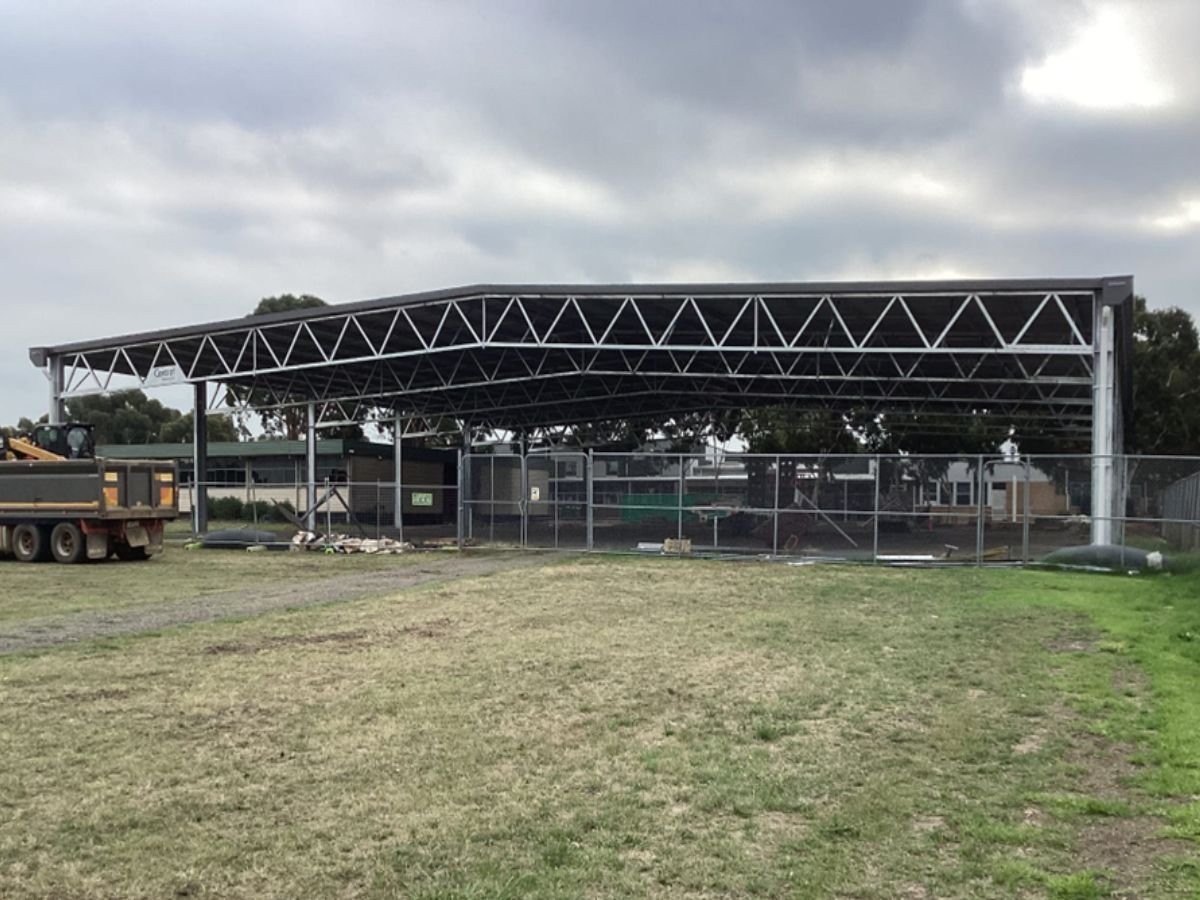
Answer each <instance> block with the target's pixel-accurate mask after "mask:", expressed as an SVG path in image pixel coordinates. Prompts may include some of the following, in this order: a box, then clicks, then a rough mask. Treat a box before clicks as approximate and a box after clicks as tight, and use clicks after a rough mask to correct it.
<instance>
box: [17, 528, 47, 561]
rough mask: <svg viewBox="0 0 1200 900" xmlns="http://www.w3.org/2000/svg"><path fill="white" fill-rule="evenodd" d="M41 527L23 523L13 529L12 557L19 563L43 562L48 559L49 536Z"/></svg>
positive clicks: (45, 529)
mask: <svg viewBox="0 0 1200 900" xmlns="http://www.w3.org/2000/svg"><path fill="white" fill-rule="evenodd" d="M47 531H48V529H47V528H45V526H42V525H32V524H29V523H25V524H22V525H18V526H17V527H16V528H14V529H13V537H12V544H13V546H12V549H13V556H15V557H16V558H17V559H18V560H20V561H21V562H45V561H46V560H48V559H49V558H50V535H49V534H48V533H47Z"/></svg>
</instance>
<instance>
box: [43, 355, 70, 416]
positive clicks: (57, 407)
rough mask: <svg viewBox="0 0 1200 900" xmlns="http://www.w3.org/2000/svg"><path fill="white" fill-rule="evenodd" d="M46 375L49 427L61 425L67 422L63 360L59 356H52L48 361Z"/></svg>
mask: <svg viewBox="0 0 1200 900" xmlns="http://www.w3.org/2000/svg"><path fill="white" fill-rule="evenodd" d="M48 365H49V368H48V370H47V373H46V374H47V375H48V376H49V378H50V411H49V419H48V421H49V422H50V424H51V425H61V424H63V422H65V421H66V420H67V410H66V406H67V405H66V403H65V402H64V401H63V396H62V395H63V390H64V389H65V385H64V382H63V360H62V357H61V356H52V357H50V360H49V364H48Z"/></svg>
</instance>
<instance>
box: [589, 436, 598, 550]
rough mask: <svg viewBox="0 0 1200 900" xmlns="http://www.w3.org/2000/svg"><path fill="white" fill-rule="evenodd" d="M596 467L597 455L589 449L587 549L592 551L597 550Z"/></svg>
mask: <svg viewBox="0 0 1200 900" xmlns="http://www.w3.org/2000/svg"><path fill="white" fill-rule="evenodd" d="M595 465H596V458H595V454H594V453H593V452H592V448H591V447H589V448H588V452H587V548H588V550H592V549H594V548H595V534H594V532H593V529H594V527H595V522H594V513H593V511H592V510H593V509H594V504H595V500H596V493H595V491H596V489H595V487H594V480H593V479H594V475H595Z"/></svg>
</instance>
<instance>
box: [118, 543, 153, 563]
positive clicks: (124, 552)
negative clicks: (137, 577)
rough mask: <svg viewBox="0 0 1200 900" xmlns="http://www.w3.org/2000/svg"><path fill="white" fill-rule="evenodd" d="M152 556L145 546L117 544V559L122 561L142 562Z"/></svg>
mask: <svg viewBox="0 0 1200 900" xmlns="http://www.w3.org/2000/svg"><path fill="white" fill-rule="evenodd" d="M149 558H150V554H149V553H147V552H146V548H145V547H130V546H129V545H128V544H117V559H119V560H121V562H142V561H143V560H147V559H149Z"/></svg>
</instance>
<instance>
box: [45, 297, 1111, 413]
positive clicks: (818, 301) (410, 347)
mask: <svg viewBox="0 0 1200 900" xmlns="http://www.w3.org/2000/svg"><path fill="white" fill-rule="evenodd" d="M923 296H930V297H937V298H938V299H944V298H945V297H946V296H948V295H945V294H930V295H922V294H919V293H909V294H895V295H878V297H876V295H869V294H863V295H848V296H841V295H807V294H794V295H771V296H766V297H764V296H757V295H749V296H748V295H744V294H742V295H713V296H709V297H706V296H704V295H699V294H698V295H695V296H688V297H675V296H672V297H663V296H638V295H625V296H619V295H618V296H613V297H611V298H604V297H595V298H589V301H593V300H602V299H611V300H618V299H619V301H620V302H619V303H618V305H617V307H616V309H615V311H613V312H612V313H611V315H610V316H608V317H605V316H600V315H598V314H596V313H593V315H592V316H591V317H590V318H589V316H588V315H587V314H586V313H584V312H583V311H582V310H583V307H581V305H580V304H579V302H578V300H577V299H576V298H575V297H570V296H567V297H561V296H559V297H556V296H549V295H539V296H529V297H522V296H512V297H505V298H499V297H494V296H491V295H485V296H474V297H463V298H454V299H448V300H438V301H430V302H428V303H426V304H413V305H410V306H406V307H401V308H399V309H397V310H395V311H390V321H388V322H387V327H386V329H385V331H384V334H383V336H382V339H380V340H378V342H376V341H373V340H372V339H371V335H372V334H373V333H376V334H377V331H376V330H375V329H373V328H371V327H369V324H364V323H365V322H367V320H370V321H371V322H376V323H377V324H380V325H382V324H383V321H384V320H387V319H389V311H387V310H383V311H380V310H372V311H358V312H352V313H337V312H336V311H332V312H331V313H330V314H329V315H327V316H319V317H313V318H308V319H305V320H303V321H300V322H296V323H274V324H265V325H261V326H254V325H252V326H248V327H246V328H244V329H237V330H227V331H222V332H214V333H211V334H205V335H202V336H200V337H199V338H198V339H197V338H196V337H195V336H189V337H184V338H176V339H165V340H163V341H159V342H148V343H147V342H141V343H133V344H120V343H116V344H114V345H112V346H111V347H106V348H102V349H93V350H89V351H87V352H84V353H77V354H74V355H73V356H72V357H71V361H70V369H71V374H70V376H69V377H68V379H67V381H68V384H69V386H70V388H71V389H73V390H74V389H78V388H79V387H80V386H81V385H80V381H81V380H83V379H85V378H86V376H88V375H90V376H91V377H92V379H93V380H94V381H95V383H96V386H97V387H98V388H100V389H106V388H107V385H108V380H107V379H101V378H100V376H99V374H98V372H97V369H98V368H100V369H105V370H107V373H108V375H109V376H111V375H112V374H125V375H131V376H133V377H134V378H135V379H137V380H138V381H139V383H140V384H142V385H143V386H148V385H147V382H150V381H152V380H153V379H152V377H151V374H152V371H153V368H154V364H155V362H156V361H158V360H160V359H162V358H163V357H164V355H165V356H167V357H169V358H170V359H171V360H172V365H175V366H177V367H178V369H179V370H180V372H181V373H182V374H183V376H184V377H185V378H186V379H189V380H195V379H198V378H202V377H203V378H221V377H228V376H234V375H247V374H261V373H271V372H278V371H283V370H289V369H290V370H295V369H302V368H320V367H323V366H328V365H348V364H352V363H357V362H365V361H370V360H376V359H400V358H404V357H406V356H413V355H418V354H429V353H442V352H446V351H453V350H461V349H465V348H471V347H512V348H516V349H525V348H529V347H558V348H571V349H626V350H631V351H632V350H644V349H655V348H664V347H670V348H672V349H675V350H679V351H696V352H701V351H708V350H714V349H725V350H743V351H750V352H759V351H763V350H767V349H772V348H773V349H775V350H776V351H778V352H785V353H786V352H798V353H805V352H811V350H812V349H814V348H813V346H812V345H809V344H805V343H802V340H803V339H804V338H806V337H812V336H815V337H821V336H820V335H816V334H815V332H814V331H813V328H814V325H815V324H817V323H818V321H819V319H818V314H819V313H820V312H821V311H822V310H827V311H828V312H829V313H830V318H829V321H828V322H824V321H823V320H820V321H821V322H822V324H824V325H825V335H824V337H823V338H822V340H823V343H824V344H825V345H827V346H825V347H824V349H826V350H829V351H840V350H853V351H860V352H864V353H873V352H884V353H889V352H891V353H895V352H902V351H921V350H923V351H925V352H927V353H930V352H932V353H939V352H950V353H954V352H963V351H965V350H970V351H972V352H979V353H995V352H1005V351H1009V352H1012V351H1016V350H1021V351H1025V352H1029V351H1036V352H1046V353H1055V354H1073V353H1078V352H1080V351H1081V350H1087V351H1088V352H1092V351H1093V348H1092V346H1091V344H1089V343H1087V342H1086V341H1085V340H1084V338H1083V332H1082V330H1081V329H1080V327H1079V324H1077V323H1076V322H1075V320H1074V317H1073V316H1072V315H1071V314H1070V312H1069V311H1068V310H1067V307H1066V305H1065V304H1064V303H1063V302H1062V298H1061V294H1048V295H1046V296H1045V297H1044V298H1043V299H1042V301H1041V303H1040V304H1039V305H1038V306H1037V307H1036V308H1035V309H1034V310H1033V312H1031V313H1030V314H1029V315H1028V316H1027V317H1026V319H1025V321H1024V323H1023V325H1022V327H1021V329H1020V331H1019V332H1018V334H1017V337H1016V338H1015V339H1013V340H1012V341H1008V340H1005V338H1004V336H1003V333H1002V332H1001V330H1000V329H999V327H998V326H997V324H996V322H995V320H994V318H993V316H992V315H991V313H990V311H989V310H988V308H987V305H986V304H985V303H984V302H983V300H982V299H981V295H980V294H974V293H973V294H966V295H960V297H961V298H960V299H959V302H958V305H957V307H956V308H955V310H954V311H953V313H951V315H950V316H949V317H948V321H947V322H946V323H945V325H944V327H942V328H941V329H940V331H939V333H938V335H937V337H936V338H935V339H934V340H932V341H931V340H930V339H929V336H928V334H927V332H926V330H925V329H924V328H922V327H921V326H920V324H919V323H918V320H917V316H916V314H915V313H914V309H915V308H916V307H918V306H919V302H920V300H921V298H922V297H923ZM987 296H1001V295H1000V294H989V295H987ZM1080 296H1090V295H1087V294H1084V293H1081V294H1080ZM698 299H699V300H701V301H703V300H720V301H724V303H723V306H725V307H727V309H723V310H722V312H723V313H731V314H732V318H731V319H730V318H729V317H728V316H727V315H717V314H716V313H714V311H713V310H712V309H710V308H709V307H706V306H705V305H704V304H703V303H701V302H698ZM871 299H886V303H885V304H884V305H883V308H882V309H881V310H880V311H879V312H878V313H876V314H875V316H874V318H873V319H872V320H871V322H870V324H869V326H868V327H867V328H866V330H865V332H864V334H863V336H862V337H861V338H859V337H856V335H855V332H854V330H853V329H852V328H850V327H849V326H848V325H847V321H846V316H845V315H843V312H847V313H848V312H850V311H851V310H853V308H854V307H855V305H856V304H859V305H861V304H862V302H863V301H865V300H871ZM499 300H503V302H504V304H505V305H504V308H503V312H502V313H501V316H500V318H499V319H497V320H494V321H493V323H492V325H491V327H490V329H489V328H487V327H486V326H485V325H484V324H483V323H484V321H485V318H486V309H487V304H488V302H494V301H499ZM810 300H815V305H814V306H813V308H812V309H810V310H808V311H807V314H805V315H804V320H803V322H802V323H801V324H800V326H799V327H798V328H797V329H796V330H795V331H793V330H792V329H793V327H794V323H793V324H790V325H789V324H787V323H785V324H783V325H781V324H780V321H779V316H780V315H782V314H783V313H784V312H785V311H786V309H785V308H784V307H783V306H781V304H783V303H786V302H788V301H793V302H794V301H810ZM671 303H674V304H675V306H674V312H673V314H672V313H671V311H670V309H669V308H668V309H667V310H666V311H665V314H666V316H667V325H666V327H665V328H663V329H662V330H661V331H656V328H655V326H654V325H653V324H651V323H652V322H653V321H654V320H655V318H656V317H657V318H661V317H662V315H663V314H664V311H663V310H662V309H661V307H663V306H664V305H665V304H671ZM535 304H536V306H537V308H538V309H539V312H540V311H542V310H541V309H540V308H541V307H548V308H547V309H545V310H544V311H545V312H547V313H549V317H550V319H551V321H550V324H549V325H548V326H547V327H546V329H545V330H543V331H542V332H540V333H539V331H538V329H537V328H536V327H535V325H534V322H535V320H536V319H538V318H541V316H539V315H531V314H530V311H529V309H530V307H531V306H534V305H535ZM772 304H774V308H772ZM1050 307H1053V308H1054V309H1055V310H1056V311H1057V314H1058V315H1059V317H1060V318H1061V319H1062V320H1063V321H1064V322H1065V323H1066V324H1067V325H1068V327H1069V329H1070V331H1071V335H1072V340H1071V342H1070V343H1066V344H1061V343H1060V344H1048V345H1039V344H1028V343H1025V342H1024V340H1023V339H1024V337H1025V335H1026V334H1027V333H1028V332H1029V331H1030V329H1031V328H1032V327H1033V325H1034V324H1035V322H1036V320H1037V318H1038V316H1039V315H1040V314H1041V313H1042V312H1043V311H1044V310H1046V309H1048V308H1050ZM652 308H653V309H654V310H655V312H651V309H652ZM972 308H973V309H975V310H977V311H978V313H979V314H980V315H981V316H982V317H983V320H984V321H985V322H986V323H987V325H988V330H989V331H990V333H991V335H992V337H994V338H995V345H992V344H991V343H990V342H989V343H985V344H983V345H981V346H978V347H970V348H968V347H960V346H949V345H947V344H946V341H947V339H948V337H950V336H951V335H952V334H954V328H955V326H956V324H957V323H958V322H959V320H960V319H961V317H962V316H963V314H964V313H965V312H966V311H967V310H968V309H972ZM589 309H595V304H594V303H589ZM894 309H898V310H900V311H901V312H902V313H903V319H904V320H905V321H907V323H908V326H909V327H908V328H906V329H905V330H904V331H901V332H896V331H894V330H893V331H891V332H889V334H888V341H889V342H899V343H889V344H888V345H885V346H873V345H872V344H871V342H872V341H873V340H874V339H875V337H876V336H877V335H878V334H881V333H882V332H881V329H882V327H883V325H884V323H885V320H886V319H887V317H888V316H889V315H890V314H891V313H892V310H894ZM422 311H427V312H432V315H427V316H422V315H421V313H422ZM568 311H571V312H572V318H571V321H573V322H574V328H573V329H566V328H562V327H561V326H562V325H563V323H564V322H565V321H566V319H567V315H566V314H567V312H568ZM857 311H858V312H861V311H862V310H861V309H859V310H857ZM685 316H686V317H687V318H688V320H689V321H690V322H692V323H694V324H698V325H699V329H698V330H697V329H696V328H694V327H693V328H692V334H695V335H699V336H700V337H702V338H703V340H700V341H697V340H695V339H679V340H677V339H676V337H677V334H678V333H679V331H680V327H679V326H680V323H681V321H683V319H684V317H685ZM477 322H478V323H480V325H479V327H477V324H476V323H477ZM764 322H765V323H766V324H767V325H768V326H769V328H767V327H764V326H763V323H764ZM509 323H514V324H515V325H516V329H515V331H511V332H508V333H506V334H501V331H502V329H504V328H505V326H506V325H507V324H509ZM739 324H741V325H742V328H741V329H738V326H739ZM580 325H582V326H583V328H582V330H581V329H580ZM322 326H328V330H325V328H323V327H322ZM618 326H622V327H620V328H619V327H618ZM631 327H632V331H631V330H630V328H631ZM830 328H833V329H834V330H835V331H836V333H837V334H838V335H839V337H838V341H839V344H835V345H829V344H828V340H829V335H830V333H831V332H830V331H829V329H830ZM967 333H968V334H969V333H970V332H967ZM447 334H448V335H449V336H448V337H445V335H447ZM631 334H632V335H633V336H634V339H633V340H630V338H629V335H631ZM348 335H356V336H357V337H356V338H355V341H354V343H355V346H354V347H353V348H351V349H350V350H348V351H347V352H345V353H343V350H344V348H345V347H346V346H347V336H348ZM398 336H400V337H403V338H404V341H402V343H401V346H399V347H396V348H394V349H389V345H391V344H392V341H393V339H395V338H397V337H398ZM843 341H844V344H843V343H841V342H843ZM263 349H265V350H266V353H265V354H264V353H263V352H262V350H263ZM135 355H136V356H138V358H139V359H138V360H135V359H134V356H135ZM202 361H204V362H205V363H206V365H204V366H203V367H202V366H201V362H202Z"/></svg>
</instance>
